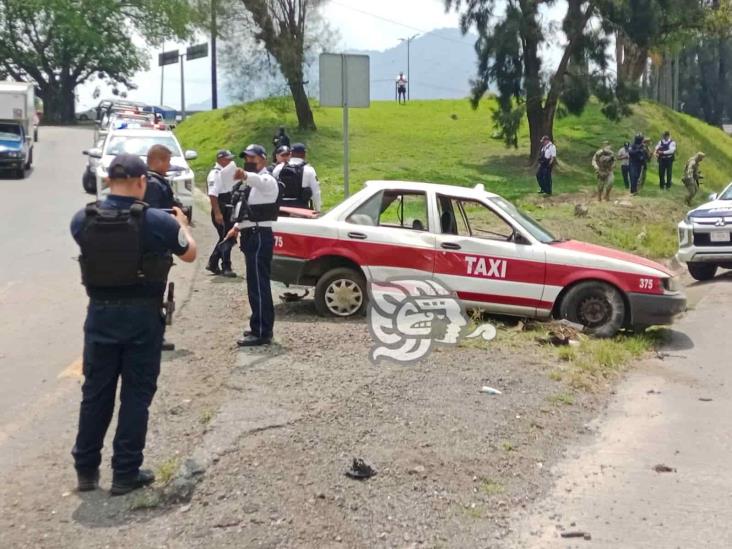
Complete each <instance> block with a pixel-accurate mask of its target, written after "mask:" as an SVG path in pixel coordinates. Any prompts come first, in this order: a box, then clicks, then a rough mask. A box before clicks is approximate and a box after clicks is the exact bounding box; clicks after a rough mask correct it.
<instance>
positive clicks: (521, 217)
mask: <svg viewBox="0 0 732 549" xmlns="http://www.w3.org/2000/svg"><path fill="white" fill-rule="evenodd" d="M489 200H490V201H491V202H492V203H493V204H495V205H496V206H498V207H499V208H500V209H501V210H502V211H503V212H504V213H505V214H506V215H508V216H509V217H510V218H511V219H513V220H514V221H515V222H516V223H518V224H519V225H521V227H523V228H524V229H526V231H527V232H528V233H529V234H531V236H533V237H534V238H536V239H537V240H538V241H539V242H543V243H544V244H550V243H552V242H558V241H559V239H558V238H556V237H555V236H554V235H553V234H552V233H550V232H549V231H548V230H546V229H545V228H544V227H542V226H541V225H539V222H538V221H536V220H535V219H534V218H533V217H531V216H530V215H529V214H527V213H524V212H522V211H521V210H519V209H518V208H517V207H516V206H514V205H513V204H511V203H510V202H508V201H507V200H504V199H503V198H500V197H493V198H490V199H489Z"/></svg>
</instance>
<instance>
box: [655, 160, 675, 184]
mask: <svg viewBox="0 0 732 549" xmlns="http://www.w3.org/2000/svg"><path fill="white" fill-rule="evenodd" d="M673 168H674V159H673V158H663V157H661V158H659V159H658V183H659V186H660V187H661V189H662V190H663V189H670V188H671V173H672V171H673Z"/></svg>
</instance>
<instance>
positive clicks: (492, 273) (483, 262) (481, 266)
mask: <svg viewBox="0 0 732 549" xmlns="http://www.w3.org/2000/svg"><path fill="white" fill-rule="evenodd" d="M465 263H466V264H467V268H468V275H469V276H482V277H485V278H506V266H507V263H508V262H507V261H506V260H505V259H493V258H490V257H473V256H466V257H465Z"/></svg>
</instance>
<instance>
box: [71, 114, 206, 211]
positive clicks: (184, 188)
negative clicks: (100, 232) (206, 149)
mask: <svg viewBox="0 0 732 549" xmlns="http://www.w3.org/2000/svg"><path fill="white" fill-rule="evenodd" d="M153 145H163V146H165V147H167V148H168V149H169V150H170V151H171V152H172V153H173V156H172V157H171V159H170V164H171V171H169V172H168V174H167V177H168V180H169V181H170V183H171V185H172V187H173V192H174V193H175V196H176V198H177V199H178V200H180V202H181V204H183V208H182V209H183V211H184V213H185V214H186V215H187V216H188V219H191V218H192V216H193V201H194V200H193V185H194V178H195V175H194V173H193V170H192V169H191V168H190V166H189V165H188V160H193V159H195V158H197V156H198V155H197V153H196V151H185V152H183V149H181V146H180V143H178V139H177V138H176V137H175V134H173V132H170V131H163V130H156V129H153V128H143V129H118V130H112V131H111V132H110V133H109V134H108V135H107V137H106V138H105V140H104V142H103V144H102V146H101V147H96V148H93V149H88V150H85V151H84V154H86V155H88V156H90V157H91V158H94V159H97V160H98V161H99V162H98V163H97V165H96V193H97V197H98V198H99V199H100V200H102V199H103V198H104V197H105V196H106V195H107V194H108V193H109V189H108V188H107V184H106V182H105V179H106V177H107V168H108V167H109V164H110V163H111V162H112V160H113V159H114V157H115V156H117V155H118V154H122V153H128V154H136V155H138V156H139V157H140V158H142V160H143V161H144V162H147V152H148V151H149V150H150V147H152V146H153Z"/></svg>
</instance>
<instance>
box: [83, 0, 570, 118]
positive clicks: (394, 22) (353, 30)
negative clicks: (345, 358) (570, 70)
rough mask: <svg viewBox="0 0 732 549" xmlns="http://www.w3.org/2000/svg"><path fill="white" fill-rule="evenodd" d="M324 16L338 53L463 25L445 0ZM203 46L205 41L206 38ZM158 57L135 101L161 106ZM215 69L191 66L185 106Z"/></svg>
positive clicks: (339, 2) (344, 5)
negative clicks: (335, 33) (334, 34)
mask: <svg viewBox="0 0 732 549" xmlns="http://www.w3.org/2000/svg"><path fill="white" fill-rule="evenodd" d="M561 4H562V2H559V3H558V5H557V6H556V7H555V8H554V9H553V12H552V13H548V14H547V17H550V18H555V17H556V16H557V14H561V13H562V6H561ZM322 13H323V16H324V17H325V19H326V20H327V21H328V23H329V24H330V25H331V27H333V28H334V29H337V31H338V33H339V35H340V44H339V49H341V50H343V51H349V50H385V49H389V48H391V47H394V46H396V45H397V44H399V39H400V38H407V37H409V36H412V35H414V34H417V33H422V32H428V31H430V30H434V29H438V28H445V27H455V28H456V27H458V26H459V16H458V14H456V13H455V12H451V13H445V7H444V1H443V0H369V2H364V1H363V0H329V1H328V2H327V3H326V4H325V6H324V7H323V8H322ZM201 41H206V38H205V37H201ZM185 46H186V44H179V45H176V44H172V43H171V44H168V45H167V47H166V50H169V49H176V48H177V47H180V48H181V49H183V48H185ZM158 53H159V50H155V49H151V50H150V67H151V69H150V70H149V71H146V72H143V73H139V74H137V75H136V76H135V78H134V79H133V81H134V82H135V83H136V84H137V85H138V89H137V90H133V91H131V92H130V93H129V94H128V97H129V98H130V99H134V100H138V101H145V102H147V103H152V104H159V103H160V84H161V69H160V67H158V66H157V55H158ZM210 66H211V65H210V59H209V58H204V59H199V60H195V61H190V62H186V64H185V68H184V70H185V84H186V86H185V95H186V105H190V104H193V103H198V102H201V101H204V100H206V99H208V98H210V96H211V89H210V86H211V80H210V78H211V76H210V72H211V69H210ZM164 71H165V72H164V90H163V91H164V95H163V103H164V104H166V105H169V106H171V107H175V108H179V107H180V103H181V98H180V66H179V65H177V64H176V65H169V66H167V67H165V69H164ZM222 84H223V82H222V79H221V74H220V73H219V90H221V89H222V88H223V85H222ZM93 90H94V85H87V86H84V87H83V88H80V89H79V94H78V95H79V101H78V105H77V108H78V109H79V110H83V109H86V108H89V107H92V106H94V105H96V103H97V102H98V100H94V99H93V98H92V93H93ZM219 93H221V92H219ZM110 95H111V94H109V92H108V91H107V90H103V91H102V97H106V96H110Z"/></svg>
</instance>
